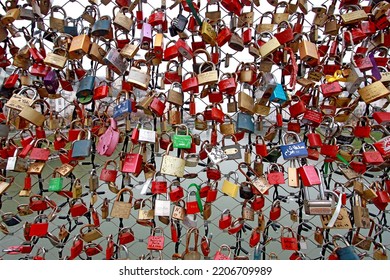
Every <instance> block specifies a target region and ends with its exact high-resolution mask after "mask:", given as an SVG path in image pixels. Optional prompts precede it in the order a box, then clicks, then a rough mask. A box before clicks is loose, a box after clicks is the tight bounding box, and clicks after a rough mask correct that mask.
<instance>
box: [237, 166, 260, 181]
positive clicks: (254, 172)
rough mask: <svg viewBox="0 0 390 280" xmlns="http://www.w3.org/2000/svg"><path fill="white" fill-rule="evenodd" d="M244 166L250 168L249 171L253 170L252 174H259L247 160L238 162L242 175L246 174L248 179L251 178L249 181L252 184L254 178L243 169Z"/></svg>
mask: <svg viewBox="0 0 390 280" xmlns="http://www.w3.org/2000/svg"><path fill="white" fill-rule="evenodd" d="M242 166H245V167H246V168H247V169H248V171H250V172H252V174H253V175H254V176H256V174H257V173H256V171H255V170H254V169H253V168H252V167H251V166H250V165H249V164H248V163H246V162H240V163H239V164H238V170H239V171H240V172H241V173H242V175H244V176H245V178H246V179H247V180H249V183H250V184H252V179H251V178H250V177H249V176H248V175H247V174H246V172H244V170H243V169H242Z"/></svg>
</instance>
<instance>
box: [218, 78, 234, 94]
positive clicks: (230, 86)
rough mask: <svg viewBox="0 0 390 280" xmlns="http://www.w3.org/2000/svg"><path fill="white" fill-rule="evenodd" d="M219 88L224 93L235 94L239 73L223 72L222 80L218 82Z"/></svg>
mask: <svg viewBox="0 0 390 280" xmlns="http://www.w3.org/2000/svg"><path fill="white" fill-rule="evenodd" d="M225 77H226V78H225ZM218 88H219V90H220V91H221V92H222V93H226V94H229V95H235V94H236V89H237V75H236V74H235V73H233V74H230V73H224V74H222V76H221V78H220V81H219V82H218Z"/></svg>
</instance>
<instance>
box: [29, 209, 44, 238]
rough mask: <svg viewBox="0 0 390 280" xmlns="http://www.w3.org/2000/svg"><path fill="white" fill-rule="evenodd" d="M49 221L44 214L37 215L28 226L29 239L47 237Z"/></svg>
mask: <svg viewBox="0 0 390 280" xmlns="http://www.w3.org/2000/svg"><path fill="white" fill-rule="evenodd" d="M48 229H49V221H48V218H47V216H46V215H45V214H42V215H38V216H37V217H36V218H35V220H34V222H33V223H32V224H31V226H30V231H29V235H30V237H34V236H35V237H43V236H46V235H47V232H48Z"/></svg>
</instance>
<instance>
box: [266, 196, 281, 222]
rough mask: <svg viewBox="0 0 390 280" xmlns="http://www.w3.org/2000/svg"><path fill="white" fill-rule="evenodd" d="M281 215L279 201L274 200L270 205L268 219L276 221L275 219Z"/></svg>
mask: <svg viewBox="0 0 390 280" xmlns="http://www.w3.org/2000/svg"><path fill="white" fill-rule="evenodd" d="M281 213H282V209H281V207H280V201H279V200H275V201H274V202H273V203H272V206H271V210H270V213H269V219H270V220H271V221H276V220H277V219H279V217H280V215H281Z"/></svg>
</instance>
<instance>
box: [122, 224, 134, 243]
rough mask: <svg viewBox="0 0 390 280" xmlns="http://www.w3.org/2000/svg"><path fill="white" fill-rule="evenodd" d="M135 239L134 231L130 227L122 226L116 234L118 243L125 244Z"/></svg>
mask: <svg viewBox="0 0 390 280" xmlns="http://www.w3.org/2000/svg"><path fill="white" fill-rule="evenodd" d="M134 239H135V237H134V232H133V230H132V229H131V228H130V227H125V228H122V229H121V230H120V231H119V234H118V240H119V244H120V245H126V244H129V243H131V242H133V241H134Z"/></svg>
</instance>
